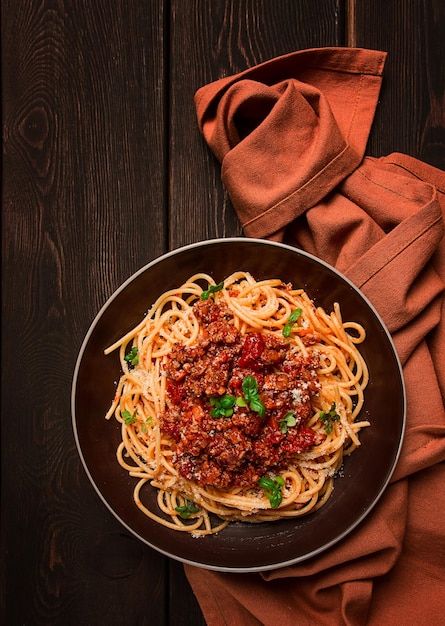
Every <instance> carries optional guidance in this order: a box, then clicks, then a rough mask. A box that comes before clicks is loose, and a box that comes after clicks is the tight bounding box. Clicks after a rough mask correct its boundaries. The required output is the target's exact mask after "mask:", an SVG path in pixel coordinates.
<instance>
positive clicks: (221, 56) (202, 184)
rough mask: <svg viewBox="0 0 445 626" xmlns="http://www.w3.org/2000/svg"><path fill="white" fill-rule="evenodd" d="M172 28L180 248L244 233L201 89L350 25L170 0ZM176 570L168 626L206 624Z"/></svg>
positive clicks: (311, 9)
mask: <svg viewBox="0 0 445 626" xmlns="http://www.w3.org/2000/svg"><path fill="white" fill-rule="evenodd" d="M170 28H171V34H170V38H171V44H170V49H171V56H170V81H169V82H170V104H169V109H170V110H169V119H170V129H169V135H170V157H169V163H170V188H169V192H170V218H169V233H170V240H169V245H170V247H171V248H176V247H179V246H181V245H186V244H188V243H192V242H195V241H199V240H202V239H207V238H214V237H230V236H237V235H240V234H242V230H241V227H240V224H239V221H238V218H237V217H236V214H235V212H234V210H233V207H232V205H231V203H230V200H229V198H228V196H227V193H226V191H225V190H224V188H223V186H222V184H221V180H220V165H219V163H218V162H217V160H216V159H215V158H214V157H213V155H212V154H211V153H210V151H209V149H208V147H207V146H206V144H205V142H204V140H203V138H202V137H201V135H200V133H199V130H198V126H197V123H196V116H195V109H194V104H193V95H194V93H195V91H196V90H197V89H198V88H199V87H201V86H202V85H204V84H207V83H208V82H211V81H212V80H216V79H218V78H220V77H222V76H226V75H229V74H233V73H236V72H240V71H242V70H244V69H246V68H248V67H250V66H253V65H256V64H257V63H261V62H262V61H266V60H267V59H269V58H272V57H275V56H279V55H282V54H286V53H288V52H292V51H294V50H297V49H303V48H309V47H318V46H327V45H341V44H343V42H344V33H345V24H344V12H343V10H339V8H338V3H337V2H335V1H331V0H323V1H322V2H317V6H314V3H313V2H312V0H304V1H299V2H288V0H262V1H257V0H243V1H241V2H239V1H238V0H226V1H217V2H205V1H203V0H193V1H189V2H187V3H184V2H182V1H181V0H172V3H171V26H170ZM184 51H187V53H186V54H184ZM170 571H171V574H170V603H169V607H170V622H169V623H170V626H182V625H184V626H186V625H188V624H193V625H194V626H195V625H196V626H199V625H200V624H203V625H204V624H205V622H204V621H203V620H202V618H201V620H200V619H199V616H200V609H199V606H198V605H197V602H196V600H195V598H194V596H193V595H191V594H186V595H184V585H188V583H187V581H186V580H185V579H184V572H183V568H182V567H181V566H178V565H177V564H175V563H173V562H172V563H171V566H170ZM175 599H176V602H175ZM178 599H179V600H180V603H179V605H178V604H177V601H178Z"/></svg>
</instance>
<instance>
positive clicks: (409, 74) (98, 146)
mask: <svg viewBox="0 0 445 626" xmlns="http://www.w3.org/2000/svg"><path fill="white" fill-rule="evenodd" d="M1 11H2V25H1V28H2V88H3V89H2V93H3V99H2V104H3V112H2V113H3V163H2V165H3V172H2V174H3V194H2V203H3V215H2V226H3V229H2V244H3V245H2V305H3V306H2V313H3V316H2V330H3V336H2V346H1V350H2V399H1V401H2V420H1V444H2V456H1V458H2V475H1V481H2V484H1V528H2V537H1V559H0V560H1V565H0V567H1V586H0V592H1V596H0V597H1V607H0V623H1V624H7V625H8V626H10V625H11V626H16V625H17V626H19V625H22V624H25V625H26V626H31V625H32V626H34V625H36V626H39V625H40V624H45V626H46V625H52V624H54V625H56V624H57V625H59V624H64V625H67V626H70V625H71V624H73V625H74V624H76V625H78V624H82V625H83V624H88V626H90V625H91V626H94V625H95V624H109V625H110V626H113V625H114V624H116V625H121V624H125V625H126V626H127V625H128V626H132V625H133V624H151V625H156V626H163V625H169V626H191V625H192V624H193V626H200V625H204V619H203V617H202V614H201V611H200V608H199V606H198V604H197V602H196V599H195V598H194V596H193V593H192V592H191V589H190V587H189V585H188V582H187V580H186V578H185V575H184V571H183V567H182V565H181V564H180V563H177V562H175V561H171V560H169V559H168V558H166V557H164V556H162V555H160V554H158V553H157V552H155V551H153V550H151V549H150V548H149V547H147V546H145V544H142V543H140V542H138V541H137V540H136V539H135V538H134V537H133V536H132V535H131V534H130V533H128V532H127V531H126V530H125V529H124V528H123V527H122V526H121V525H120V524H119V523H118V522H117V521H116V520H115V518H114V517H113V516H112V514H111V513H110V512H109V511H108V509H107V508H106V507H105V506H104V504H103V503H102V502H101V500H100V499H99V498H98V496H97V495H96V493H95V491H94V490H93V488H92V486H91V485H90V483H89V480H88V478H87V476H86V473H85V472H84V470H83V467H82V465H81V462H80V459H79V456H78V454H77V450H76V446H75V441H74V437H73V432H72V426H71V416H70V391H71V381H72V375H73V371H74V367H75V361H76V357H77V354H78V351H79V348H80V345H81V343H82V340H83V338H84V335H85V333H86V331H87V329H88V327H89V325H90V323H91V321H92V320H93V318H94V316H95V315H96V313H97V311H98V310H99V308H100V307H101V306H102V305H103V303H104V302H105V301H106V299H107V298H108V297H109V296H110V295H111V294H112V293H113V291H114V290H115V289H116V288H117V287H118V286H119V285H120V284H121V283H122V282H123V281H124V280H125V279H126V278H127V277H128V276H130V275H131V274H132V273H133V272H134V271H136V270H137V269H139V268H140V267H142V266H143V265H144V264H146V263H147V262H148V261H150V260H151V259H153V258H155V257H156V256H158V255H160V254H162V253H163V252H165V251H167V250H168V249H171V248H176V247H178V246H181V245H184V244H187V243H191V242H194V241H198V240H200V239H204V238H212V237H227V236H231V235H237V234H240V233H241V229H240V225H239V222H238V219H237V217H236V215H235V212H234V211H233V208H232V206H231V204H230V201H229V199H228V197H227V194H226V192H225V190H224V188H223V186H222V184H221V179H220V164H219V163H218V162H217V161H216V159H215V158H214V157H213V155H212V154H211V153H210V151H209V149H208V148H207V146H206V144H205V142H204V140H203V138H202V137H201V135H200V133H199V130H198V128H197V124H196V118H195V110H194V105H193V95H194V93H195V91H196V90H197V89H198V88H199V87H200V86H202V85H204V84H206V83H208V82H210V81H213V80H216V79H218V78H220V77H222V76H226V75H229V74H231V73H235V72H239V71H241V70H243V69H246V68H247V67H250V66H252V65H254V64H256V63H259V62H261V61H264V60H267V59H269V58H272V57H274V56H278V55H281V54H285V53H287V52H291V51H294V50H297V49H303V48H310V47H318V46H331V45H354V44H355V45H358V46H366V47H373V48H379V49H383V50H387V51H388V52H389V56H388V62H387V67H386V70H385V74H384V83H383V89H382V93H381V102H380V105H379V108H378V111H377V115H376V119H375V124H374V127H373V129H372V134H371V138H370V142H369V145H368V153H369V154H374V155H375V156H380V155H382V154H386V153H389V152H392V151H395V150H399V151H402V152H406V153H408V154H412V155H413V156H415V157H418V158H421V159H424V160H426V161H427V162H430V163H432V164H434V165H436V166H438V167H442V168H443V167H445V160H444V155H445V102H444V85H445V77H444V68H445V48H444V45H445V44H444V40H443V32H445V9H444V5H443V2H442V1H441V0H424V1H423V2H415V3H413V2H410V1H409V0H401V1H400V2H398V3H390V2H384V1H383V0H376V1H375V2H373V3H359V2H357V1H356V0H319V1H317V2H316V3H314V2H313V0H299V1H298V2H289V0H187V2H185V1H183V0H150V2H147V1H146V0H131V1H130V2H128V0H114V1H113V2H109V0H3V2H2V5H1Z"/></svg>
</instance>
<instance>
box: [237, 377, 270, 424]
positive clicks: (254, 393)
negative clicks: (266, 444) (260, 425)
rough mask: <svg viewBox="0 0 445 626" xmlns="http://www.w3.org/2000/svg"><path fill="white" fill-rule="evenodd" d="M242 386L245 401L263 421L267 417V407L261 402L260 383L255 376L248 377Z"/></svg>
mask: <svg viewBox="0 0 445 626" xmlns="http://www.w3.org/2000/svg"><path fill="white" fill-rule="evenodd" d="M241 386H242V389H243V394H244V400H245V401H246V403H247V404H248V405H249V407H250V409H251V410H252V411H255V413H258V415H259V416H260V417H261V419H263V417H264V416H265V415H266V407H265V406H264V404H263V403H262V402H261V400H260V394H259V393H258V383H257V380H256V378H255V376H246V377H245V378H244V380H243V382H242V385H241Z"/></svg>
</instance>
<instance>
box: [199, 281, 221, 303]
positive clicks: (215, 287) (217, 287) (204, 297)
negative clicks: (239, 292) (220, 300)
mask: <svg viewBox="0 0 445 626" xmlns="http://www.w3.org/2000/svg"><path fill="white" fill-rule="evenodd" d="M223 288H224V281H223V282H222V283H218V284H217V285H209V288H208V289H207V290H206V291H203V292H202V293H201V296H200V298H201V300H208V299H209V298H210V296H211V295H212V294H214V293H216V292H217V291H221V289H223Z"/></svg>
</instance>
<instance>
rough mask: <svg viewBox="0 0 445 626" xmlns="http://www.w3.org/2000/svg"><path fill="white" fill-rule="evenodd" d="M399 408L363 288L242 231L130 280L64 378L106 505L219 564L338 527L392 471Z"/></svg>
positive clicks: (255, 563) (335, 533) (249, 558)
mask: <svg viewBox="0 0 445 626" xmlns="http://www.w3.org/2000/svg"><path fill="white" fill-rule="evenodd" d="M405 403H406V401H405V391H404V383H403V376H402V370H401V366H400V363H399V360H398V357H397V353H396V350H395V348H394V345H393V342H392V339H391V336H390V334H389V333H388V331H387V329H386V328H385V326H384V324H383V322H382V320H381V318H380V317H379V314H378V313H377V311H376V310H375V309H374V307H373V306H372V304H371V303H370V302H369V301H368V300H367V299H366V297H365V296H364V295H363V294H362V293H361V292H360V291H359V290H358V289H357V288H356V287H355V286H354V285H353V284H352V283H351V282H350V281H349V280H348V279H347V278H346V277H345V276H343V275H342V274H340V273H339V272H338V271H337V270H335V269H334V268H332V267H330V266H329V265H327V264H326V263H324V262H323V261H321V260H319V259H317V258H315V257H313V256H311V255H310V254H307V253H305V252H303V251H301V250H298V249H296V248H293V247H290V246H287V245H286V244H281V243H274V242H268V241H264V240H256V239H246V238H241V237H237V238H228V239H215V240H209V241H203V242H199V243H196V244H192V245H189V246H185V247H183V248H180V249H177V250H174V251H172V252H170V253H167V254H165V255H163V256H162V257H160V258H158V259H155V260H154V261H152V262H151V263H148V264H147V265H146V266H145V267H143V268H141V270H139V271H138V272H136V274H134V275H133V276H131V277H130V278H129V279H128V280H127V281H126V282H125V283H124V284H123V285H122V286H121V287H120V288H119V289H118V290H117V291H116V292H115V293H114V294H113V295H112V297H111V298H110V299H109V300H108V301H107V302H106V303H105V304H104V306H103V307H102V309H101V310H100V311H99V313H98V314H97V316H96V318H95V320H94V321H93V323H92V324H91V327H90V329H89V331H88V333H87V335H86V337H85V339H84V342H83V344H82V346H81V349H80V352H79V356H78V359H77V364H76V369H75V373H74V379H73V388H72V418H73V428H74V435H75V439H76V444H77V447H78V451H79V454H80V458H81V460H82V463H83V465H84V467H85V470H86V472H87V475H88V476H89V478H90V480H91V483H92V485H93V487H94V488H95V489H96V491H97V493H98V494H99V496H100V498H101V499H102V501H103V502H104V503H105V505H106V506H107V507H108V508H109V509H110V511H111V512H112V513H113V514H114V515H115V516H116V518H117V519H118V520H119V521H120V522H121V523H122V525H123V526H124V527H125V528H127V530H128V531H129V532H131V533H132V534H133V535H135V536H136V537H138V538H139V539H140V540H141V541H143V542H145V543H146V544H148V545H149V546H151V547H152V548H154V549H156V550H157V551H159V552H161V553H162V554H165V555H167V556H169V557H171V558H174V559H177V560H179V561H182V562H184V563H190V564H193V565H197V566H201V567H205V568H207V569H215V570H220V571H244V572H247V571H264V570H268V569H274V568H277V567H283V566H285V565H289V564H293V563H298V562H300V561H303V560H305V559H307V558H310V557H312V556H315V555H317V554H319V553H320V552H322V551H324V550H327V549H329V548H330V547H332V546H334V545H335V544H336V543H337V542H338V541H341V540H342V539H343V538H345V537H346V536H347V535H348V534H349V533H350V532H352V531H353V530H354V529H355V528H356V526H357V525H358V524H360V523H361V522H362V521H363V519H364V518H365V517H366V516H367V515H368V514H369V513H370V511H371V510H372V509H373V507H374V506H375V505H376V504H377V502H378V500H379V499H380V497H381V495H382V494H383V492H384V490H385V488H386V486H387V485H388V483H389V481H390V478H391V476H392V474H393V471H394V468H395V465H396V463H397V460H398V456H399V453H400V448H401V444H402V439H403V432H404V427H405Z"/></svg>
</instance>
